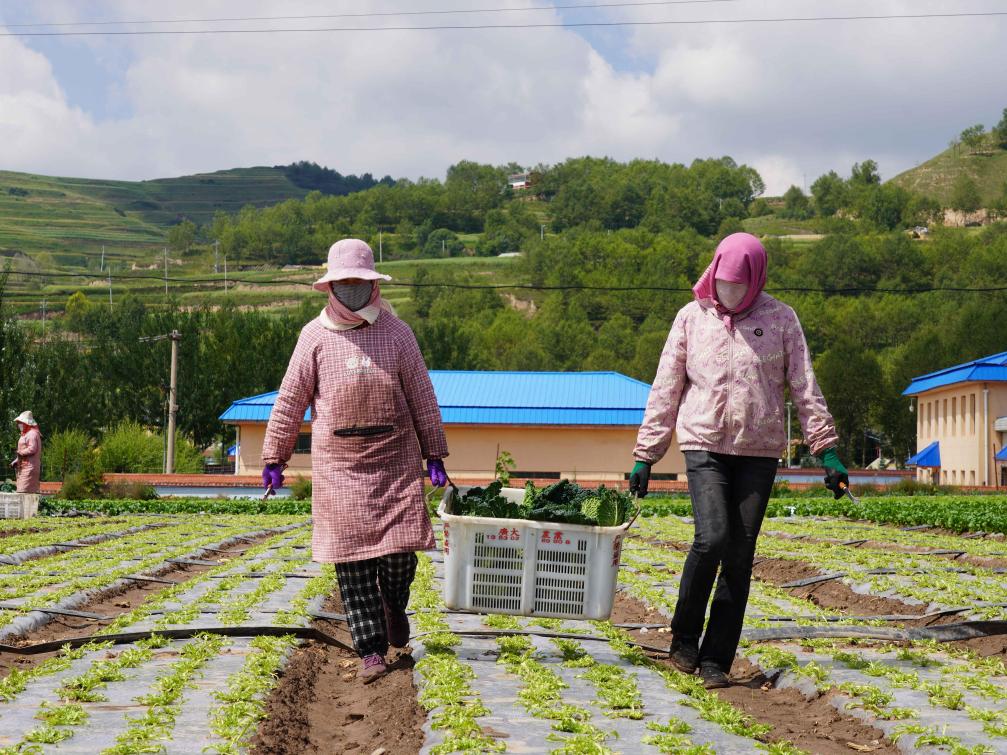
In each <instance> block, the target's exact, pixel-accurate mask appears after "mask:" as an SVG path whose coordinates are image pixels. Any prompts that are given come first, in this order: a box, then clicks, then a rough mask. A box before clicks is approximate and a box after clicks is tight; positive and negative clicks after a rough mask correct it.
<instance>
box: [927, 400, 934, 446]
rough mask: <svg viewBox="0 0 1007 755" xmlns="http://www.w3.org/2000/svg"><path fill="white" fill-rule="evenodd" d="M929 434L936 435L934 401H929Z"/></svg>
mask: <svg viewBox="0 0 1007 755" xmlns="http://www.w3.org/2000/svg"><path fill="white" fill-rule="evenodd" d="M927 436H929V437H931V438H932V437H933V436H934V402H933V401H928V402H927Z"/></svg>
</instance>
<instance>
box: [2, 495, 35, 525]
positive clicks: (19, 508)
mask: <svg viewBox="0 0 1007 755" xmlns="http://www.w3.org/2000/svg"><path fill="white" fill-rule="evenodd" d="M40 497H41V496H39V495H38V494H37V493H0V519H31V518H32V517H33V516H35V515H36V514H37V513H38V499H39V498H40Z"/></svg>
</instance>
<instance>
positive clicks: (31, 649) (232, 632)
mask: <svg viewBox="0 0 1007 755" xmlns="http://www.w3.org/2000/svg"><path fill="white" fill-rule="evenodd" d="M202 634H213V635H220V636H222V637H283V636H285V635H292V636H294V637H297V638H298V639H301V640H315V641H317V642H322V643H325V644H326V645H333V646H335V647H338V648H342V649H343V650H349V651H350V652H353V653H355V652H356V651H355V650H354V649H353V646H352V645H347V644H346V643H345V642H342V641H340V640H337V639H336V638H335V637H332V636H331V635H328V634H325V632H322V631H320V630H318V629H315V628H314V627H281V626H272V625H266V626H246V627H211V628H208V629H206V628H204V629H195V628H194V629H158V630H156V631H150V632H123V633H121V634H95V635H91V636H90V637H73V638H70V639H66V640H53V641H51V642H39V643H36V644H34V645H24V646H22V647H17V646H15V645H2V644H0V653H12V654H14V655H39V654H41V653H52V652H55V651H57V650H60V649H62V648H65V647H69V648H79V647H83V646H84V645H89V644H91V643H92V642H93V643H100V642H111V643H112V644H114V645H128V644H129V643H132V642H138V641H139V640H146V639H150V638H151V637H155V636H156V637H166V638H168V639H170V640H191V639H192V638H193V637H197V636H199V635H202Z"/></svg>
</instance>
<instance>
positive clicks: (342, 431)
mask: <svg viewBox="0 0 1007 755" xmlns="http://www.w3.org/2000/svg"><path fill="white" fill-rule="evenodd" d="M394 429H395V428H394V427H393V426H392V425H371V426H370V427H341V428H339V429H338V430H333V431H332V434H333V435H335V436H336V437H337V438H373V437H375V436H377V435H388V434H389V433H390V432H392V430H394Z"/></svg>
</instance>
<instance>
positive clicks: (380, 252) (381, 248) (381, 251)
mask: <svg viewBox="0 0 1007 755" xmlns="http://www.w3.org/2000/svg"><path fill="white" fill-rule="evenodd" d="M384 261H385V241H384V236H383V235H382V232H381V231H378V262H379V263H381V262H384Z"/></svg>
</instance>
